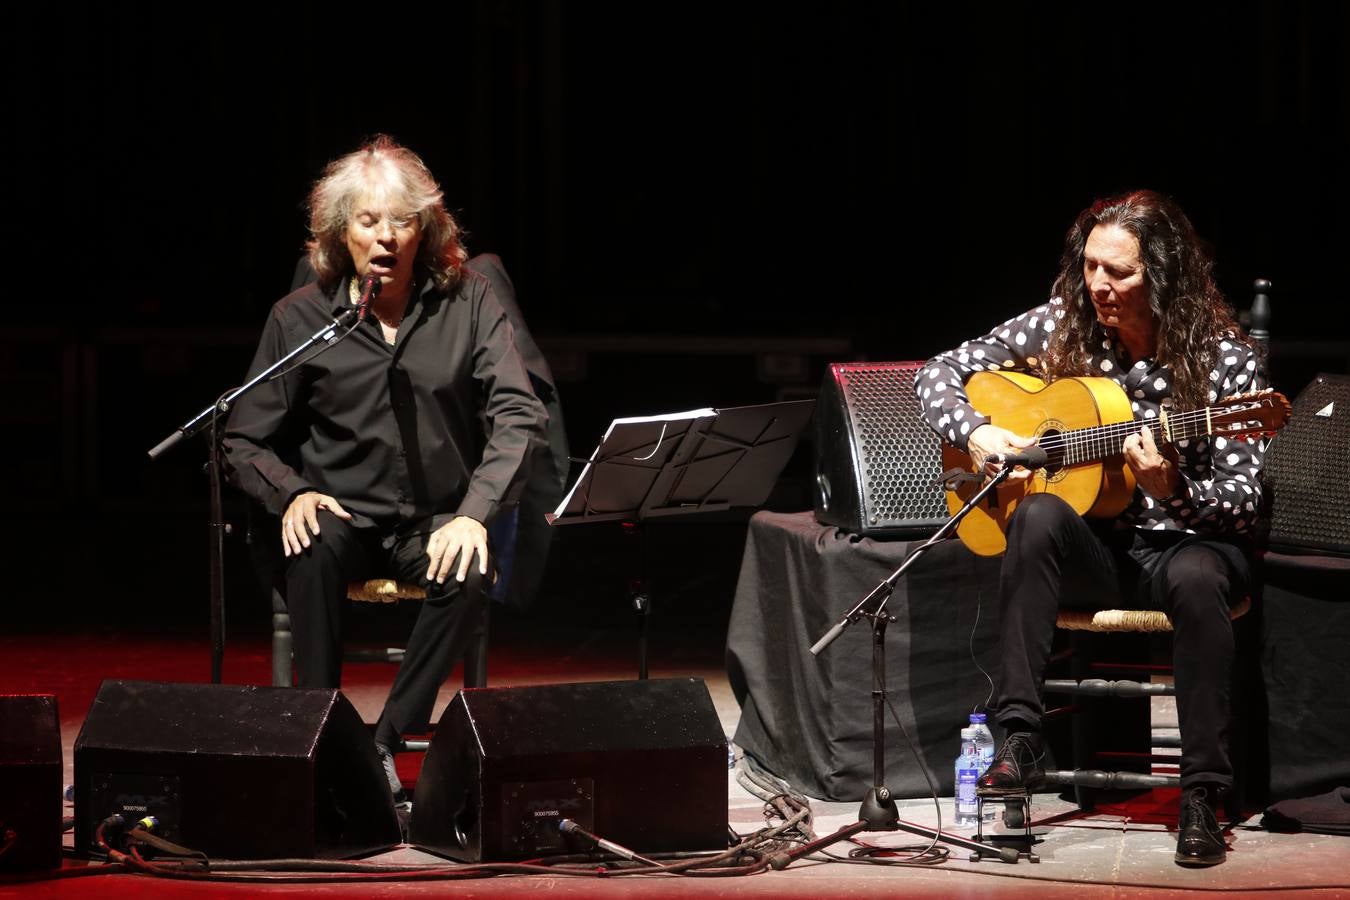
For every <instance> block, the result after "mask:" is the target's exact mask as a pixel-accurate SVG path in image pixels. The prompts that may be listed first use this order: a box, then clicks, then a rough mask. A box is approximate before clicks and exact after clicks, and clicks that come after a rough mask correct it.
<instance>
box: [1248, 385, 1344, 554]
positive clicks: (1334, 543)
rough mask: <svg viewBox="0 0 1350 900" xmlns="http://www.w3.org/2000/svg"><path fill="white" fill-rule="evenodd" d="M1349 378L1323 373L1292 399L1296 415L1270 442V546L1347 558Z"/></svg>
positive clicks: (1266, 471) (1266, 479)
mask: <svg viewBox="0 0 1350 900" xmlns="http://www.w3.org/2000/svg"><path fill="white" fill-rule="evenodd" d="M1347 447H1350V375H1329V374H1326V373H1322V374H1320V375H1318V376H1317V377H1316V378H1314V379H1313V380H1312V381H1311V382H1310V383H1309V384H1308V386H1307V387H1305V388H1304V389H1303V390H1302V391H1300V392H1299V395H1298V397H1296V398H1295V399H1294V414H1293V416H1292V417H1291V418H1290V419H1289V423H1288V424H1287V425H1285V426H1284V429H1283V430H1281V431H1280V433H1279V434H1277V435H1276V436H1275V437H1274V438H1273V439H1272V440H1271V443H1270V450H1269V451H1268V452H1267V454H1266V461H1265V465H1264V467H1263V468H1262V470H1261V478H1262V482H1263V484H1264V486H1265V489H1266V491H1268V492H1269V495H1270V496H1269V504H1270V546H1271V547H1272V548H1274V549H1276V550H1280V549H1285V550H1296V551H1299V550H1301V551H1308V550H1313V551H1323V552H1329V553H1337V554H1346V555H1350V480H1347V478H1346V472H1347V471H1350V466H1347V465H1346V461H1345V460H1346V448H1347Z"/></svg>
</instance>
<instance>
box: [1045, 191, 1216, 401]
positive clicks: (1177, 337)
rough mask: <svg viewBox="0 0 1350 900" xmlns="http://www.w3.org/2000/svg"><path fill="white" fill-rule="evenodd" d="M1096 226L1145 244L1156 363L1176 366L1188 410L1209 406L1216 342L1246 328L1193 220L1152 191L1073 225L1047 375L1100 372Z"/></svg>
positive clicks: (1178, 397)
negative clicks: (1093, 253)
mask: <svg viewBox="0 0 1350 900" xmlns="http://www.w3.org/2000/svg"><path fill="white" fill-rule="evenodd" d="M1098 225H1115V226H1117V227H1119V228H1121V229H1124V230H1125V231H1127V232H1128V233H1130V234H1132V235H1134V238H1135V240H1137V241H1138V242H1139V257H1140V261H1141V262H1142V263H1143V265H1144V282H1145V285H1146V286H1147V288H1148V305H1149V309H1150V310H1152V312H1153V318H1154V321H1155V322H1156V323H1157V353H1156V356H1157V360H1158V362H1159V363H1161V364H1162V365H1164V366H1167V367H1168V368H1169V369H1170V370H1171V372H1172V396H1173V398H1174V400H1175V401H1176V402H1177V403H1178V404H1179V405H1181V407H1182V408H1183V409H1194V408H1197V407H1201V406H1204V405H1206V404H1207V403H1208V401H1209V390H1210V382H1209V373H1210V371H1211V370H1212V369H1213V367H1214V363H1215V356H1216V354H1217V345H1218V341H1219V339H1220V338H1223V337H1226V336H1237V337H1239V338H1240V337H1242V328H1241V326H1239V325H1238V323H1237V320H1236V319H1235V318H1234V317H1233V311H1232V309H1231V308H1230V307H1229V305H1228V302H1227V301H1226V300H1224V297H1223V294H1221V293H1220V292H1219V289H1218V287H1217V286H1215V284H1214V278H1213V274H1212V270H1213V267H1214V264H1213V260H1212V259H1211V258H1210V255H1209V252H1208V250H1207V249H1206V248H1205V246H1204V245H1203V244H1202V242H1201V241H1200V238H1199V237H1198V236H1197V235H1196V233H1195V229H1194V227H1192V225H1191V221H1190V219H1188V218H1186V214H1185V213H1184V212H1182V211H1181V208H1180V207H1179V206H1177V205H1176V203H1174V202H1173V201H1172V200H1170V199H1169V198H1167V197H1164V196H1162V195H1161V194H1158V193H1155V192H1154V191H1133V192H1131V193H1128V194H1123V195H1121V196H1118V197H1109V198H1106V199H1103V200H1098V201H1096V202H1095V203H1093V204H1092V205H1091V206H1090V207H1088V208H1087V209H1085V210H1084V211H1083V212H1082V213H1081V214H1080V215H1079V216H1078V220H1077V221H1075V222H1074V224H1073V227H1072V228H1070V229H1069V233H1068V234H1067V235H1066V236H1065V238H1064V255H1063V256H1062V257H1061V258H1060V269H1059V275H1058V277H1056V279H1055V286H1054V289H1053V294H1054V296H1058V297H1060V298H1062V299H1063V301H1064V305H1065V309H1066V311H1065V315H1064V320H1063V322H1061V323H1058V327H1057V328H1056V329H1055V331H1054V333H1053V334H1052V335H1051V340H1050V346H1049V347H1048V348H1047V352H1046V358H1045V361H1044V367H1043V368H1044V371H1045V374H1046V375H1048V376H1049V377H1051V378H1061V377H1066V376H1071V375H1093V374H1099V373H1096V372H1092V371H1091V370H1090V369H1091V367H1090V365H1089V357H1090V356H1091V354H1092V353H1093V352H1094V351H1095V350H1096V349H1097V348H1099V347H1100V346H1101V342H1102V339H1103V338H1104V336H1105V330H1104V328H1103V326H1102V325H1101V323H1099V322H1098V321H1097V314H1096V311H1095V309H1094V307H1093V305H1092V298H1091V297H1090V295H1089V293H1088V289H1087V285H1086V284H1085V283H1084V282H1083V248H1084V246H1085V245H1086V244H1087V239H1088V235H1090V234H1091V233H1092V229H1094V228H1096V227H1097V226H1098Z"/></svg>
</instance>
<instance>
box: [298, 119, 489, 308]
mask: <svg viewBox="0 0 1350 900" xmlns="http://www.w3.org/2000/svg"><path fill="white" fill-rule="evenodd" d="M372 188H373V189H375V190H376V191H378V192H380V193H381V194H382V195H383V198H384V200H385V203H386V204H387V208H388V212H389V214H390V215H395V216H399V217H405V216H406V217H413V216H416V217H417V220H418V223H419V224H420V225H421V231H422V240H421V244H420V245H419V246H418V248H417V263H418V265H420V266H422V267H423V268H425V269H426V270H427V272H428V273H429V274H430V276H431V278H432V279H433V280H434V281H435V282H436V286H437V287H439V288H440V289H442V290H448V289H449V288H450V287H452V286H453V285H454V284H455V283H456V282H457V281H458V280H459V277H460V270H461V267H462V266H463V265H464V261H465V260H466V259H468V256H469V253H468V251H467V250H466V249H465V248H464V244H463V242H462V240H461V238H462V235H463V231H462V229H461V228H460V227H459V223H458V222H456V221H455V219H454V217H453V216H451V215H450V213H449V211H447V210H446V208H445V202H444V198H443V196H442V194H441V188H440V185H438V184H437V183H436V179H435V178H433V177H432V175H431V171H430V170H429V169H428V168H427V166H426V163H424V162H422V160H421V158H420V157H419V156H418V155H417V154H416V153H413V152H412V151H411V150H409V149H408V148H407V147H403V146H401V145H399V144H398V143H397V142H395V141H394V140H393V138H390V137H389V136H387V135H383V134H381V135H377V136H375V137H374V138H372V139H371V140H370V141H369V142H368V143H366V144H365V145H364V146H363V147H361V148H360V149H359V150H356V151H355V152H353V153H348V154H347V155H346V156H343V157H340V158H338V159H335V160H333V161H332V162H331V163H329V164H328V166H327V167H326V168H325V169H324V171H323V176H322V177H321V178H319V180H318V181H316V182H315V183H314V187H313V189H312V190H311V191H310V192H309V234H310V237H309V240H308V241H306V243H305V248H306V249H307V250H308V251H309V262H310V265H312V266H313V267H314V271H315V273H316V274H317V275H318V276H319V284H320V285H322V286H323V287H324V288H325V289H327V290H331V289H332V288H333V286H334V285H336V284H337V282H338V281H339V280H340V279H342V278H343V277H346V276H350V275H352V274H354V273H355V267H354V264H353V263H352V257H351V253H350V252H349V251H348V250H347V226H348V224H349V223H350V222H351V217H352V213H353V211H354V210H353V207H354V205H355V203H356V200H357V198H358V197H359V196H360V195H361V194H362V193H363V192H364V191H367V190H370V189H372Z"/></svg>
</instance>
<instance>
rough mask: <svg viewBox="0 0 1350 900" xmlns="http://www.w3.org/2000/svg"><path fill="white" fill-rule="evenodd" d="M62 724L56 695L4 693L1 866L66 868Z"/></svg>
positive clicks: (0, 716) (0, 710) (0, 704)
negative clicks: (63, 831)
mask: <svg viewBox="0 0 1350 900" xmlns="http://www.w3.org/2000/svg"><path fill="white" fill-rule="evenodd" d="M60 723H61V720H60V718H58V716H57V714H56V698H55V697H53V696H52V695H51V694H0V871H4V870H11V869H57V868H60V867H61V836H62V828H61V812H62V807H61V777H62V770H61V724H60Z"/></svg>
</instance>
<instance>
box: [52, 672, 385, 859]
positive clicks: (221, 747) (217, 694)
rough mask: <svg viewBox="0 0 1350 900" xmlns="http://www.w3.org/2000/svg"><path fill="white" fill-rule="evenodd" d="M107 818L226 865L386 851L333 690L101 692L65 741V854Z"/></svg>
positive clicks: (372, 779)
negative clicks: (71, 791) (71, 765)
mask: <svg viewBox="0 0 1350 900" xmlns="http://www.w3.org/2000/svg"><path fill="white" fill-rule="evenodd" d="M114 813H119V814H121V815H122V816H123V817H124V818H125V819H126V820H127V823H128V825H130V824H131V823H134V822H136V821H138V820H139V819H141V818H143V817H144V816H147V815H151V816H154V817H155V818H156V819H157V820H158V821H159V828H158V831H157V833H158V834H159V835H160V836H162V837H164V838H165V839H167V840H170V841H173V842H175V843H178V844H182V845H184V846H187V847H190V848H192V849H194V850H200V851H201V852H203V853H206V854H207V855H208V856H213V857H220V858H226V859H276V858H306V859H308V858H341V857H347V856H357V855H361V854H365V853H370V852H373V851H376V850H382V849H386V848H388V847H392V846H395V845H397V844H398V843H400V840H401V836H400V833H399V827H398V818H397V816H396V814H395V813H394V802H393V797H392V795H391V794H390V792H389V785H388V782H387V781H386V780H385V778H384V775H383V771H382V769H381V766H380V762H379V759H378V757H376V755H375V743H374V739H373V738H372V736H371V734H370V731H369V729H367V728H366V727H365V725H364V724H363V723H362V722H361V717H360V716H359V715H358V714H357V712H356V710H355V708H353V707H352V705H351V703H350V702H349V701H348V700H347V698H346V697H344V696H342V694H340V693H338V692H337V691H336V690H304V689H300V688H269V687H240V686H235V685H219V684H166V683H160V682H146V681H105V682H104V683H103V685H102V686H101V687H100V688H99V691H98V696H96V697H95V698H94V703H93V706H91V707H90V708H89V715H88V716H87V717H86V718H85V721H84V727H83V728H81V729H80V734H79V737H77V738H76V739H75V848H76V850H77V852H80V853H81V854H84V855H87V854H88V853H90V852H91V851H97V850H99V849H100V848H98V847H96V846H95V843H94V837H95V829H96V828H97V826H98V824H99V823H100V822H102V821H103V820H104V819H105V818H107V817H108V816H110V815H112V814H114Z"/></svg>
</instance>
